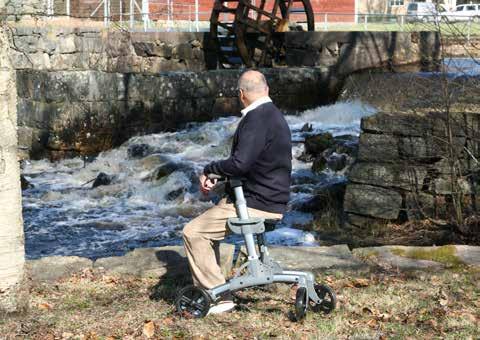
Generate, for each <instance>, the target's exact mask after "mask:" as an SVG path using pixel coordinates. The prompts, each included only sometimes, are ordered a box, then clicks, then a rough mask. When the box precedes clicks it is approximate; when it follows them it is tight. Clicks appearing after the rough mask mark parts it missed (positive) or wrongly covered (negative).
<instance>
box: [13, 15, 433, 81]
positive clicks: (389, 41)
mask: <svg viewBox="0 0 480 340" xmlns="http://www.w3.org/2000/svg"><path fill="white" fill-rule="evenodd" d="M276 40H277V41H278V42H279V43H280V44H282V45H283V46H285V55H284V59H283V60H280V61H279V62H278V63H277V64H276V66H278V67H283V66H289V67H305V66H308V67H325V68H332V72H335V74H338V73H341V74H350V73H352V72H355V71H359V70H363V69H369V68H377V67H381V66H384V65H387V64H392V63H393V64H395V65H402V64H411V63H419V62H422V61H425V60H431V59H434V58H436V57H437V56H438V53H439V42H438V37H437V35H436V34H435V33H434V32H422V33H408V32H287V33H282V34H277V36H276ZM14 50H15V52H13V54H12V61H13V64H14V67H15V68H17V69H34V70H55V71H60V70H68V71H70V70H98V71H104V72H122V73H130V72H133V73H149V74H156V73H159V72H165V71H204V70H207V69H209V68H211V67H212V66H213V67H215V66H216V60H215V55H216V52H215V50H212V46H211V44H210V43H209V38H208V34H207V33H180V32H177V33H168V32H149V33H141V32H135V33H130V32H125V31H120V30H117V31H116V30H110V31H107V30H102V29H101V28H95V27H87V28H85V27H84V28H81V27H53V26H48V25H46V24H45V23H44V24H42V25H38V26H35V27H31V26H21V25H17V26H14Z"/></svg>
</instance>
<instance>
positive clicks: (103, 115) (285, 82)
mask: <svg viewBox="0 0 480 340" xmlns="http://www.w3.org/2000/svg"><path fill="white" fill-rule="evenodd" d="M262 71H263V72H264V73H265V75H266V77H267V80H268V82H269V84H270V91H271V96H272V98H273V100H274V101H275V102H276V103H277V105H278V106H279V107H280V108H281V109H283V110H284V111H285V112H296V111H297V110H305V109H307V108H310V107H314V106H318V105H320V104H322V103H324V102H325V98H328V97H329V96H330V94H329V91H330V88H329V86H331V84H333V80H332V78H329V77H328V74H326V73H325V72H323V71H322V70H320V69H316V68H311V69H306V68H290V69H283V70H278V69H265V70H262ZM240 73H241V71H240V70H220V71H204V72H169V73H161V74H156V75H148V74H140V73H136V74H134V73H108V72H101V71H59V72H43V71H31V70H29V71H23V70H22V71H17V81H18V97H19V99H18V112H19V118H18V119H19V121H18V124H19V136H20V141H19V143H20V144H19V145H20V148H21V150H23V151H24V157H28V153H30V155H31V156H32V157H33V158H41V157H45V156H49V157H51V158H53V159H57V158H62V157H65V156H75V155H78V154H95V153H97V152H100V151H103V150H106V149H109V148H112V147H114V146H117V145H119V144H121V143H122V142H124V141H125V140H126V139H128V138H129V137H131V136H133V135H138V134H146V133H154V132H158V131H165V130H174V129H177V128H179V127H181V126H182V125H183V124H185V123H188V122H192V121H208V120H211V119H213V118H216V117H220V116H225V115H234V114H236V113H238V112H239V109H240V108H239V107H238V99H237V92H236V86H237V80H238V77H239V76H240Z"/></svg>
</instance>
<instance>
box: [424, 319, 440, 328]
mask: <svg viewBox="0 0 480 340" xmlns="http://www.w3.org/2000/svg"><path fill="white" fill-rule="evenodd" d="M426 324H427V325H429V326H430V327H432V328H437V326H438V323H437V321H435V319H430V320H428V321H427V322H426Z"/></svg>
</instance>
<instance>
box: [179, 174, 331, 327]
mask: <svg viewBox="0 0 480 340" xmlns="http://www.w3.org/2000/svg"><path fill="white" fill-rule="evenodd" d="M209 178H210V179H220V177H219V176H217V175H210V176H209ZM229 183H230V187H231V188H232V189H233V191H234V194H235V208H236V211H237V216H238V217H236V218H229V219H228V221H227V226H228V228H229V229H230V230H231V231H232V232H233V233H235V234H241V235H243V237H244V239H245V245H246V248H247V254H248V260H247V262H245V263H244V264H243V265H242V266H241V267H240V268H238V269H237V271H236V273H235V275H234V277H233V278H231V279H230V280H229V281H227V282H226V283H225V284H222V285H220V286H217V287H214V288H212V289H209V290H205V289H201V288H199V287H195V286H192V285H191V286H187V287H184V288H183V289H181V290H180V291H179V293H178V295H177V298H176V300H175V307H176V309H177V312H178V313H180V314H181V315H185V316H190V317H194V318H202V317H204V316H206V315H207V313H208V310H209V309H210V305H211V304H212V303H215V302H216V301H218V300H219V299H220V298H221V297H222V296H223V295H226V294H229V293H232V292H234V291H238V290H240V289H243V288H248V287H255V286H264V285H269V284H272V283H280V282H281V283H290V284H296V285H298V289H297V293H296V298H295V313H294V314H295V317H296V319H297V320H301V319H303V318H304V317H305V315H306V312H307V308H308V307H311V308H312V310H313V311H315V312H324V313H329V312H331V311H332V310H333V309H335V305H336V296H335V293H334V292H333V290H332V289H331V288H330V287H329V286H328V285H325V284H317V283H315V277H314V275H313V274H312V273H309V272H300V271H288V270H283V269H282V268H281V267H280V265H279V264H278V263H277V262H275V261H274V260H273V259H272V258H271V257H270V255H269V253H268V248H267V245H266V242H265V232H266V231H271V230H274V229H275V225H276V223H278V222H279V220H264V219H262V218H251V217H249V215H248V210H247V202H246V201H245V197H244V195H243V189H242V180H241V179H233V178H232V179H230V180H229ZM257 247H258V250H259V254H258V253H257Z"/></svg>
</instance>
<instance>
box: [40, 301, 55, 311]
mask: <svg viewBox="0 0 480 340" xmlns="http://www.w3.org/2000/svg"><path fill="white" fill-rule="evenodd" d="M38 308H39V309H43V310H50V309H52V308H53V306H52V305H51V304H49V303H46V302H43V303H40V304H39V305H38Z"/></svg>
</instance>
